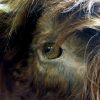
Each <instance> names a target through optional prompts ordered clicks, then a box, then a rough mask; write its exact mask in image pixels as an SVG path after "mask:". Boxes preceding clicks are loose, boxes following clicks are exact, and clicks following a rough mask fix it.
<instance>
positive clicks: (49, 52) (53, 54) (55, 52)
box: [43, 43, 62, 59]
mask: <svg viewBox="0 0 100 100" xmlns="http://www.w3.org/2000/svg"><path fill="white" fill-rule="evenodd" d="M61 54H62V48H61V47H59V46H56V47H54V43H45V44H44V46H43V55H44V56H46V57H47V58H48V59H56V58H58V57H60V56H61Z"/></svg>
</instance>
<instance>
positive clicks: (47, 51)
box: [44, 44, 53, 53]
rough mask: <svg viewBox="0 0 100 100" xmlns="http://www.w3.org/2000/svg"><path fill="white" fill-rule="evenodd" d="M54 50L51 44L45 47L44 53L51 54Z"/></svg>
mask: <svg viewBox="0 0 100 100" xmlns="http://www.w3.org/2000/svg"><path fill="white" fill-rule="evenodd" d="M52 49H53V47H52V46H51V45H50V44H49V45H46V46H45V47H44V53H49V52H50V51H51V50H52Z"/></svg>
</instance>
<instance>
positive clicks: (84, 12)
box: [57, 2, 100, 21]
mask: <svg viewBox="0 0 100 100" xmlns="http://www.w3.org/2000/svg"><path fill="white" fill-rule="evenodd" d="M69 8H70V7H69ZM69 8H68V9H69ZM70 9H71V10H69V11H67V9H65V11H64V10H62V11H61V12H60V13H59V14H58V17H57V18H58V20H59V21H63V20H64V19H66V17H70V15H73V14H74V16H76V17H77V18H86V16H88V15H89V14H90V15H89V16H93V17H97V16H100V2H96V3H94V4H93V5H92V7H91V9H90V11H88V8H86V7H82V4H80V5H78V6H76V7H73V8H70Z"/></svg>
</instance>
